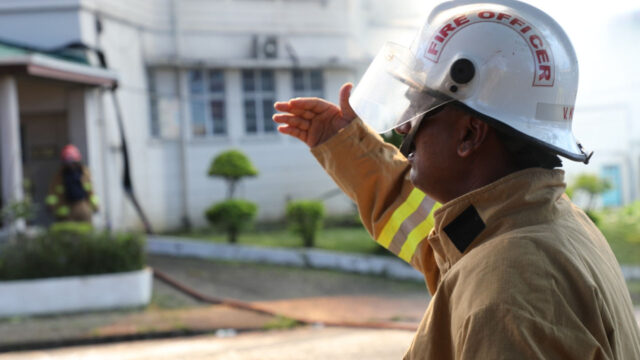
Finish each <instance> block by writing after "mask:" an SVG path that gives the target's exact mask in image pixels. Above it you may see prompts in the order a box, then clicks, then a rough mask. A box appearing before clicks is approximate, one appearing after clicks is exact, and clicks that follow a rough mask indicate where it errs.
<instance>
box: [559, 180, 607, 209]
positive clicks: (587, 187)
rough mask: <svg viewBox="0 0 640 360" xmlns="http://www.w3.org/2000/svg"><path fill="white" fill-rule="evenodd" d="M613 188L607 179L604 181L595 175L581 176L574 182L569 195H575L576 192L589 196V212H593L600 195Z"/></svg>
mask: <svg viewBox="0 0 640 360" xmlns="http://www.w3.org/2000/svg"><path fill="white" fill-rule="evenodd" d="M611 188H612V186H611V182H610V181H609V180H607V179H602V178H600V177H598V176H597V175H593V174H581V175H579V176H578V177H577V178H576V180H575V181H574V182H573V185H572V186H571V188H570V189H571V190H569V193H571V194H573V193H575V192H576V191H583V192H585V193H587V194H588V195H589V201H588V202H587V207H586V210H587V211H591V210H593V202H594V200H595V199H596V197H597V196H598V195H601V194H602V193H604V192H606V191H608V190H610V189H611Z"/></svg>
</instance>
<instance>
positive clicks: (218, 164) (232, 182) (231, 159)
mask: <svg viewBox="0 0 640 360" xmlns="http://www.w3.org/2000/svg"><path fill="white" fill-rule="evenodd" d="M257 175H258V170H257V169H256V168H255V167H254V166H253V164H252V163H251V160H249V158H248V157H247V156H246V155H245V154H244V153H242V152H241V151H238V150H228V151H225V152H223V153H221V154H219V155H218V156H216V157H215V158H214V159H213V161H212V162H211V165H210V166H209V176H219V177H222V178H224V179H225V180H226V181H227V186H228V192H227V198H228V199H231V198H233V194H234V193H235V190H236V186H237V184H238V181H240V179H242V178H243V177H247V176H257Z"/></svg>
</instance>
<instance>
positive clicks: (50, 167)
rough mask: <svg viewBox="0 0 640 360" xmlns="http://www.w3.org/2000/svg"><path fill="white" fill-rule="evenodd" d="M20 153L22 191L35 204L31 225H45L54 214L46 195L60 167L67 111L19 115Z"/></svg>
mask: <svg viewBox="0 0 640 360" xmlns="http://www.w3.org/2000/svg"><path fill="white" fill-rule="evenodd" d="M20 128H21V132H22V141H23V142H22V154H23V161H24V163H23V172H24V179H25V181H26V182H27V186H26V188H25V194H29V195H30V196H31V198H32V200H33V202H34V204H36V207H37V208H36V216H35V218H34V219H33V220H32V221H31V222H32V223H33V224H36V225H41V226H48V225H50V224H51V223H52V222H53V216H52V214H51V213H50V212H49V210H48V209H47V206H46V203H45V198H46V197H47V195H48V193H49V186H50V184H51V181H52V180H53V177H54V175H55V174H56V172H57V171H58V170H59V168H60V151H61V150H62V148H63V147H64V146H65V145H66V144H68V143H69V128H68V123H67V114H66V113H53V114H38V115H23V116H21V126H20Z"/></svg>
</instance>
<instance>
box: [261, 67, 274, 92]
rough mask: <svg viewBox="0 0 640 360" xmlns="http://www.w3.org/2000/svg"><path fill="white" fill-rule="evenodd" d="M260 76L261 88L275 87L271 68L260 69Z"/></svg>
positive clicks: (267, 89) (269, 89)
mask: <svg viewBox="0 0 640 360" xmlns="http://www.w3.org/2000/svg"><path fill="white" fill-rule="evenodd" d="M260 78H261V79H260V80H261V82H262V90H264V91H273V90H274V89H275V83H274V80H273V71H272V70H262V71H261V72H260Z"/></svg>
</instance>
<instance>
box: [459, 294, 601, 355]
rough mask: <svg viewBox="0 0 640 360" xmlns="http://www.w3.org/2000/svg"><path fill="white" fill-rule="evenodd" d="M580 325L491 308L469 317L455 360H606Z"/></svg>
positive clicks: (598, 347)
mask: <svg viewBox="0 0 640 360" xmlns="http://www.w3.org/2000/svg"><path fill="white" fill-rule="evenodd" d="M578 326H580V324H577V323H576V324H564V326H558V325H557V324H550V323H548V322H545V321H544V319H542V318H541V317H536V316H532V315H530V314H527V313H525V312H524V311H522V310H519V309H515V308H511V307H508V306H503V305H501V304H497V305H490V306H487V307H485V308H483V309H481V310H478V311H476V312H474V313H472V314H471V315H469V316H468V317H467V318H466V320H465V322H464V324H463V326H462V327H461V328H460V329H459V331H458V336H457V344H456V346H455V348H456V355H455V358H456V359H460V360H467V359H469V360H471V359H522V360H525V359H549V360H554V359H557V360H595V359H608V358H609V356H607V355H606V354H605V352H604V351H603V349H602V347H601V346H600V345H599V344H598V342H597V341H596V340H595V339H594V337H593V336H590V335H589V333H588V332H586V331H584V329H583V328H579V327H578Z"/></svg>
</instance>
